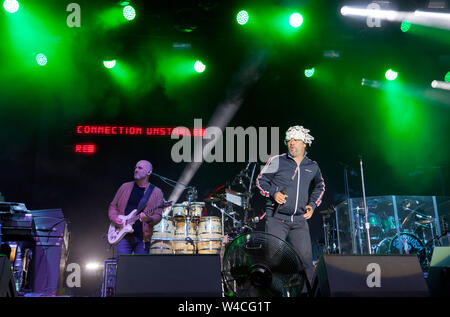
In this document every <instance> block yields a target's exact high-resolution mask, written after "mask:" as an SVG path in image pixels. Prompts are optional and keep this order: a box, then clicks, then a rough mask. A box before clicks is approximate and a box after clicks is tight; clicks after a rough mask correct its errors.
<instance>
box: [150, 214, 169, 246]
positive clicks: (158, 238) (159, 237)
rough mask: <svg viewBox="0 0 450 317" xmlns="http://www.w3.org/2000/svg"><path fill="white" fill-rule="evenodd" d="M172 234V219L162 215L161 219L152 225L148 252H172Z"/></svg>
mask: <svg viewBox="0 0 450 317" xmlns="http://www.w3.org/2000/svg"><path fill="white" fill-rule="evenodd" d="M173 236H174V226H173V222H172V219H171V218H170V217H167V216H163V217H162V218H161V221H160V222H159V223H158V224H157V225H156V226H153V235H152V241H151V243H150V254H173V245H172V240H173Z"/></svg>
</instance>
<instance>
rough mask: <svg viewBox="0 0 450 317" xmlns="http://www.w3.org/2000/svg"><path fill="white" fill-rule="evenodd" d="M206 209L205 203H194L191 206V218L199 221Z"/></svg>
mask: <svg viewBox="0 0 450 317" xmlns="http://www.w3.org/2000/svg"><path fill="white" fill-rule="evenodd" d="M204 207H205V203H204V202H202V201H200V202H192V203H191V205H190V206H189V216H191V217H192V218H194V219H199V218H200V217H201V216H202V212H203V208H204Z"/></svg>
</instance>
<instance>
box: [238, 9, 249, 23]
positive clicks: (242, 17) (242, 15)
mask: <svg viewBox="0 0 450 317" xmlns="http://www.w3.org/2000/svg"><path fill="white" fill-rule="evenodd" d="M236 20H237V22H238V23H239V24H240V25H244V24H245V23H247V22H248V13H247V11H245V10H242V11H239V13H238V14H237V16H236Z"/></svg>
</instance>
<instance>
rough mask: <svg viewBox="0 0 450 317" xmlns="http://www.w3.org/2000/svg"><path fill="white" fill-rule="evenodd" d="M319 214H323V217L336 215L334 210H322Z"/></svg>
mask: <svg viewBox="0 0 450 317" xmlns="http://www.w3.org/2000/svg"><path fill="white" fill-rule="evenodd" d="M319 213H321V214H322V215H331V214H332V213H334V210H333V209H327V210H321V211H319Z"/></svg>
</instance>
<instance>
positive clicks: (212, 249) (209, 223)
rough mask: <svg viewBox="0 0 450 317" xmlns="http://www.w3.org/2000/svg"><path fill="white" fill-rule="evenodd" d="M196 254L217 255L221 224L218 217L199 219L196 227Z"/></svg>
mask: <svg viewBox="0 0 450 317" xmlns="http://www.w3.org/2000/svg"><path fill="white" fill-rule="evenodd" d="M198 238H199V239H198V253H199V254H219V253H220V249H221V244H222V222H221V219H220V218H219V217H215V216H212V217H201V219H200V224H199V226H198Z"/></svg>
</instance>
